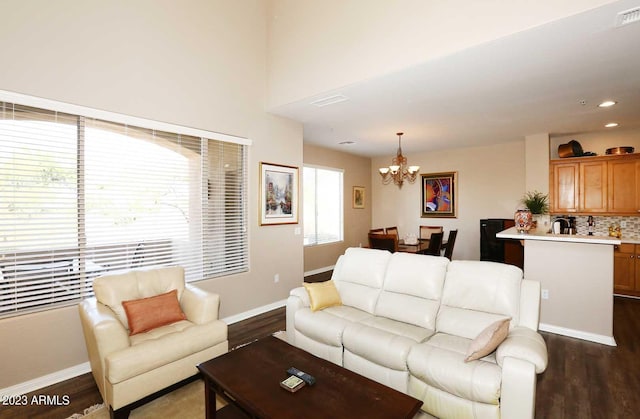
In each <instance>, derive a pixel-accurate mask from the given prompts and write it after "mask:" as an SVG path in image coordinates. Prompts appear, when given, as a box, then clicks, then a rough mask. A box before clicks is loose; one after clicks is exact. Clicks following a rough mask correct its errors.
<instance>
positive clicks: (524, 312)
mask: <svg viewBox="0 0 640 419" xmlns="http://www.w3.org/2000/svg"><path fill="white" fill-rule="evenodd" d="M539 320H540V282H538V281H532V280H529V279H523V280H522V283H521V285H520V322H519V324H518V326H524V327H528V328H529V329H533V330H538V322H539Z"/></svg>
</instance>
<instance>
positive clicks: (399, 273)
mask: <svg viewBox="0 0 640 419" xmlns="http://www.w3.org/2000/svg"><path fill="white" fill-rule="evenodd" d="M448 264H449V259H447V258H444V257H439V256H425V255H416V254H410V253H400V252H398V253H394V254H393V256H392V257H391V259H390V260H389V266H388V267H387V274H386V276H385V279H384V284H383V286H382V292H381V293H380V297H379V298H378V303H377V304H376V309H375V314H376V316H382V317H387V318H390V319H394V320H399V321H401V322H404V323H411V324H414V325H416V326H420V327H423V328H426V329H435V325H436V314H437V313H438V307H439V306H440V298H442V287H443V284H444V278H445V274H446V272H447V265H448Z"/></svg>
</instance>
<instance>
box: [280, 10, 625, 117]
mask: <svg viewBox="0 0 640 419" xmlns="http://www.w3.org/2000/svg"><path fill="white" fill-rule="evenodd" d="M612 1H613V0H565V1H561V2H559V1H554V0H540V1H535V2H531V1H522V0H519V1H500V0H484V1H455V2H450V1H435V0H394V1H391V0H349V1H344V0H305V1H300V0H271V1H270V2H269V4H270V7H269V49H268V54H269V68H270V73H269V105H270V106H278V105H284V104H287V103H290V102H294V101H296V100H300V99H302V98H306V97H310V96H313V95H317V94H318V93H322V92H327V91H330V90H332V89H338V88H340V87H342V86H345V85H348V84H352V83H355V82H358V81H362V80H367V79H370V78H373V77H377V76H381V75H383V74H387V73H390V72H393V71H397V70H400V69H404V68H407V67H410V66H413V65H416V64H419V63H422V62H425V61H428V60H434V59H437V58H439V57H443V56H446V55H450V54H452V53H454V52H456V51H461V50H463V49H466V48H469V47H472V46H474V45H479V44H481V43H484V42H488V41H491V40H494V39H498V38H500V37H503V36H507V35H510V34H513V33H516V32H519V31H522V30H525V29H529V28H532V27H535V26H539V25H541V24H544V23H547V22H551V21H553V20H556V19H560V18H563V17H567V16H570V15H573V14H577V13H579V12H583V11H586V10H589V9H592V8H595V7H598V6H601V5H603V4H607V3H611V2H612Z"/></svg>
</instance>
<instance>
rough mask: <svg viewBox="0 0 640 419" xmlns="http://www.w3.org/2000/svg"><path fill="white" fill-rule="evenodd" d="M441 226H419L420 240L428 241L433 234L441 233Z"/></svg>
mask: <svg viewBox="0 0 640 419" xmlns="http://www.w3.org/2000/svg"><path fill="white" fill-rule="evenodd" d="M442 230H443V228H442V226H420V238H421V239H430V238H431V235H432V234H433V233H442Z"/></svg>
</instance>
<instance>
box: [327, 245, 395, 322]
mask: <svg viewBox="0 0 640 419" xmlns="http://www.w3.org/2000/svg"><path fill="white" fill-rule="evenodd" d="M390 257H391V253H389V252H387V251H386V250H376V249H363V248H359V247H352V248H349V249H347V250H346V251H345V254H344V255H343V256H341V257H340V258H339V259H338V262H337V263H336V266H335V268H334V269H333V275H332V276H331V279H332V280H333V281H335V284H336V288H338V292H339V293H340V298H341V299H342V304H344V305H347V306H351V307H355V308H357V309H360V310H362V311H366V312H367V313H371V314H373V312H374V309H375V305H376V303H377V301H378V296H379V295H380V290H381V288H382V283H383V282H384V276H385V272H386V270H387V264H388V261H389V258H390Z"/></svg>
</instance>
